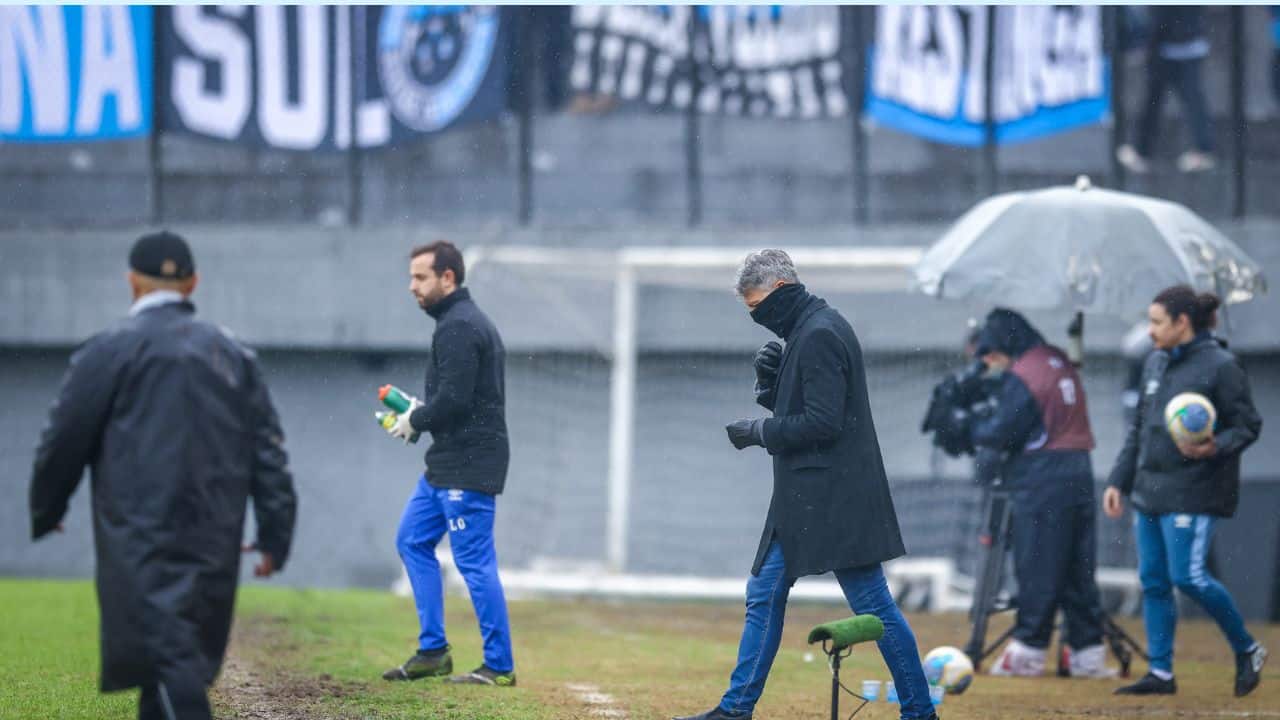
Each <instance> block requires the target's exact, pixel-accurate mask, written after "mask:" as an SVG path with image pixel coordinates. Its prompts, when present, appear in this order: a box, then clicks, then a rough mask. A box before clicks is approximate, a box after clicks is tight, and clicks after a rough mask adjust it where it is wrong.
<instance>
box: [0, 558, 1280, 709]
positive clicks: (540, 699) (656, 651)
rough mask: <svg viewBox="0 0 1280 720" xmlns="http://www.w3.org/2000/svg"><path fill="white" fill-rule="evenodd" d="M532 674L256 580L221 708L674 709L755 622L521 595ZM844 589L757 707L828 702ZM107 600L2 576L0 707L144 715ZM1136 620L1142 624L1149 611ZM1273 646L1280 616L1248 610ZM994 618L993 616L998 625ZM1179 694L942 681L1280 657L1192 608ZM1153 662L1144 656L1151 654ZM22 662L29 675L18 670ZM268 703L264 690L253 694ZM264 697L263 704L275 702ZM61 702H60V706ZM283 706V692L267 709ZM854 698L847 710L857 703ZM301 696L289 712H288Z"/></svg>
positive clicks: (521, 626)
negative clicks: (823, 631) (1164, 678)
mask: <svg viewBox="0 0 1280 720" xmlns="http://www.w3.org/2000/svg"><path fill="white" fill-rule="evenodd" d="M447 608H448V613H447V620H448V629H449V636H450V641H451V642H452V643H453V646H454V660H455V669H456V670H460V671H461V670H467V669H470V668H472V667H474V666H475V665H478V664H479V663H480V658H481V652H480V639H479V633H478V632H477V630H476V625H475V618H474V616H473V615H472V613H471V608H470V603H469V602H468V601H467V599H466V598H464V597H456V596H450V597H449V598H448V600H447ZM510 612H511V619H512V630H513V636H514V641H515V653H516V671H517V674H518V676H519V687H517V688H512V689H505V688H504V689H499V688H489V687H459V686H450V685H445V684H443V683H441V682H440V681H438V680H421V681H418V682H414V683H387V682H383V681H382V680H380V679H379V675H380V674H381V672H382V671H383V670H384V669H386V668H388V667H391V666H394V665H397V664H399V663H400V662H401V661H403V660H404V658H405V657H407V655H408V653H410V652H412V651H413V649H414V648H415V645H416V642H415V639H416V634H417V617H416V615H415V613H414V610H413V604H412V602H411V601H410V600H407V599H404V598H396V597H393V596H391V595H389V594H387V593H380V592H368V591H299V590H284V589H275V588H269V587H263V586H261V585H256V586H252V587H246V588H245V589H244V590H243V591H242V593H241V596H240V606H239V608H238V612H237V621H236V622H237V627H236V637H235V640H234V643H233V655H234V657H235V662H234V663H232V664H230V665H229V668H231V669H229V670H228V671H227V672H226V673H224V676H223V678H222V679H221V680H220V684H219V687H218V688H217V689H216V690H215V692H214V701H215V708H216V711H217V717H219V718H250V717H253V718H258V717H262V718H275V717H279V718H289V719H290V720H292V718H301V717H315V718H378V719H380V720H392V719H396V718H427V717H429V718H447V719H449V720H526V719H527V720H563V719H565V718H592V717H594V716H593V715H592V714H591V710H592V707H591V706H590V705H589V704H587V703H586V702H585V701H584V700H583V699H582V698H581V697H579V694H578V693H577V692H575V691H574V690H572V689H571V688H570V686H571V685H573V684H583V683H588V684H592V685H595V686H598V688H599V691H600V692H602V693H608V694H609V695H611V696H612V697H613V698H614V704H615V705H614V706H615V707H616V708H620V709H623V710H626V711H627V712H628V714H629V717H630V718H633V719H635V720H642V719H647V718H668V717H671V715H672V714H676V713H679V714H687V713H692V712H698V711H701V710H705V709H706V708H708V707H710V706H711V705H712V704H714V703H715V702H716V701H717V700H718V699H719V696H720V694H721V693H722V692H723V691H724V684H725V682H726V680H727V678H728V674H729V672H730V670H731V669H732V665H733V662H734V658H735V655H736V649H737V639H738V635H739V633H740V632H741V627H742V625H741V624H742V613H743V611H742V608H741V606H739V605H728V604H712V603H707V604H688V603H685V604H675V603H672V604H661V603H608V602H597V601H592V602H584V601H547V600H521V601H515V602H512V603H511V606H510ZM842 614H843V612H842V610H841V609H840V608H837V607H831V606H826V607H821V606H812V605H807V606H806V605H796V606H793V607H792V608H790V610H789V612H788V616H787V627H786V630H785V633H784V637H783V644H782V649H781V650H780V652H779V654H778V659H777V661H776V663H775V665H774V670H773V673H772V674H771V676H770V678H769V683H768V687H767V689H766V692H765V696H764V699H763V700H762V702H761V703H760V706H759V707H758V708H757V715H756V717H757V718H760V719H762V720H769V719H779V720H780V719H783V718H785V719H787V720H792V719H798V720H806V719H807V720H819V719H820V718H826V717H828V713H829V704H828V703H829V700H828V693H829V690H830V675H829V673H828V672H827V670H826V668H825V667H824V663H823V662H822V658H821V655H820V654H819V656H818V657H817V658H816V659H814V658H806V653H809V652H810V651H811V648H810V647H809V646H807V645H805V643H804V636H805V634H806V633H807V631H808V629H809V627H811V626H812V625H813V624H816V623H817V622H820V621H823V620H829V619H833V618H836V617H840V616H841V615H842ZM96 624H97V617H96V608H95V605H94V602H93V594H92V589H91V586H89V585H88V584H85V583H53V582H30V581H0V679H2V681H0V718H36V717H50V716H53V717H60V718H107V719H112V718H121V719H123V718H131V717H133V713H134V702H135V697H136V695H135V694H134V693H124V694H118V695H113V696H107V697H102V696H99V695H98V694H97V692H96V674H97V632H96ZM912 624H913V626H914V627H915V629H916V632H917V635H918V636H919V640H920V645H921V647H922V648H930V647H934V646H936V645H941V644H952V645H958V644H961V643H962V642H963V640H964V639H965V636H966V634H967V625H966V623H965V619H964V618H963V617H962V616H958V615H932V616H914V617H912ZM1125 624H1126V626H1127V628H1128V629H1129V630H1130V631H1133V632H1135V633H1137V634H1138V635H1139V637H1140V636H1141V632H1140V631H1141V628H1140V626H1139V625H1138V624H1137V623H1135V622H1133V621H1130V620H1126V621H1125ZM1251 628H1252V629H1254V630H1255V632H1259V633H1261V635H1260V637H1261V638H1262V639H1263V641H1264V642H1265V643H1267V644H1268V645H1269V646H1270V647H1271V648H1273V649H1280V628H1278V627H1277V626H1275V625H1272V626H1266V625H1261V626H1259V625H1257V624H1251ZM1000 629H1001V628H1000V627H999V626H997V627H995V628H994V629H993V632H999V630H1000ZM1177 652H1178V666H1177V670H1178V683H1179V690H1180V692H1179V695H1177V696H1175V697H1173V698H1159V699H1155V700H1152V699H1133V698H1116V697H1113V696H1112V695H1111V690H1112V689H1113V688H1114V687H1116V686H1117V685H1118V684H1119V683H1120V681H1079V680H1078V681H1067V680H1060V679H1057V678H1052V677H1045V678H1044V679H1043V680H1037V681H1027V680H1013V679H998V678H990V677H985V676H984V677H979V678H978V679H977V680H976V681H975V683H974V687H973V689H971V690H970V691H969V692H968V693H966V694H965V695H963V696H959V697H952V698H947V700H946V702H945V703H944V704H943V706H942V708H941V714H942V715H943V716H944V717H946V718H947V720H976V719H978V718H983V719H986V718H1003V717H1008V718H1031V717H1054V718H1095V719H1096V718H1121V717H1132V716H1134V715H1137V714H1141V715H1144V716H1155V717H1174V716H1176V717H1186V718H1198V717H1224V716H1231V717H1264V718H1265V717H1274V718H1280V672H1277V668H1280V662H1273V664H1271V665H1269V666H1268V668H1267V670H1266V678H1265V680H1264V682H1263V685H1262V687H1261V688H1259V690H1258V691H1257V692H1255V693H1254V694H1253V695H1252V696H1250V697H1249V698H1245V699H1243V700H1237V699H1235V698H1233V697H1232V696H1231V681H1232V673H1233V667H1232V666H1231V665H1230V660H1231V657H1230V651H1229V649H1228V648H1227V646H1226V644H1225V642H1224V641H1223V640H1222V638H1221V636H1220V635H1219V633H1218V631H1217V629H1216V628H1214V627H1213V626H1212V625H1209V624H1207V623H1205V622H1203V621H1186V622H1184V623H1183V624H1182V625H1181V626H1180V627H1179V635H1178V650H1177ZM1144 669H1145V665H1143V664H1141V663H1139V664H1138V666H1137V667H1136V668H1135V670H1137V671H1138V672H1141V671H1143V670H1144ZM843 677H844V678H845V680H846V682H847V684H850V685H855V684H856V683H858V682H859V681H861V680H863V679H879V680H887V679H889V676H888V672H887V671H886V670H885V668H884V665H883V663H882V662H881V660H880V658H879V655H878V654H877V653H876V651H875V649H874V647H867V648H866V649H861V648H860V649H859V651H858V652H856V653H855V654H854V656H853V657H852V658H851V659H850V660H849V661H847V662H846V664H845V670H844V672H843ZM11 678H14V679H16V681H13V680H11ZM255 703H257V704H255ZM262 703H265V704H266V706H267V708H268V710H267V711H266V713H265V714H264V711H263V705H262ZM55 708H56V710H55ZM270 708H276V709H281V708H283V709H284V710H283V711H281V712H282V714H276V715H273V714H269V713H270V712H271V711H270ZM843 710H844V714H845V715H846V716H847V714H848V712H849V711H850V710H852V706H851V705H848V704H847V703H846V704H845V705H844V706H843ZM895 710H896V706H890V705H887V704H885V703H878V704H875V705H872V706H869V707H868V708H867V709H866V710H864V711H863V712H862V713H861V714H859V716H858V717H859V718H860V720H891V719H892V718H896V712H895ZM290 713H292V714H290Z"/></svg>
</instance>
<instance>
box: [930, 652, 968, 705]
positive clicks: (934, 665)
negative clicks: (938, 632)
mask: <svg viewBox="0 0 1280 720" xmlns="http://www.w3.org/2000/svg"><path fill="white" fill-rule="evenodd" d="M924 676H925V678H926V679H928V681H929V684H930V685H936V686H938V687H940V688H943V689H945V690H946V691H947V693H948V694H950V695H959V694H960V693H962V692H964V691H965V690H967V689H968V687H969V683H971V682H973V661H971V660H970V659H969V656H968V655H965V654H964V653H963V652H962V651H961V650H960V649H959V648H954V647H951V646H949V645H944V646H942V647H940V648H934V649H933V650H930V651H929V654H928V655H925V656H924Z"/></svg>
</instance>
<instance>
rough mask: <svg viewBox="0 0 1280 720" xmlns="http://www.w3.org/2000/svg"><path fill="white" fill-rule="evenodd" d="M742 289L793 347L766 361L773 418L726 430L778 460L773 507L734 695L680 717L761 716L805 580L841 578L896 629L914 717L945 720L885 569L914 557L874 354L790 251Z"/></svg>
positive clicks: (866, 610) (767, 402)
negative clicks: (867, 354)
mask: <svg viewBox="0 0 1280 720" xmlns="http://www.w3.org/2000/svg"><path fill="white" fill-rule="evenodd" d="M737 294H738V297H740V298H741V299H742V302H743V304H745V305H746V306H747V309H748V310H749V311H750V312H751V319H752V320H754V321H755V322H756V323H758V324H760V325H762V326H764V327H765V328H768V329H769V331H770V332H772V333H773V334H775V335H777V336H778V337H779V338H780V339H781V340H783V341H784V342H785V343H786V347H785V348H784V347H783V346H782V345H781V344H779V343H778V342H776V341H771V342H769V343H767V344H766V345H765V346H764V347H762V348H761V349H760V351H759V352H758V353H757V354H756V358H755V370H756V385H755V397H756V402H757V403H759V404H760V405H761V406H763V407H765V408H766V409H768V410H771V411H772V412H773V416H772V417H769V418H747V419H742V420H738V421H735V422H732V423H730V424H729V425H728V426H727V427H726V428H725V430H726V431H727V433H728V435H729V441H730V442H731V443H733V446H734V447H735V448H737V449H738V450H743V449H746V448H748V447H752V446H760V447H763V448H764V449H765V450H767V451H768V453H769V455H771V456H772V457H773V478H774V482H773V488H774V489H773V500H772V501H771V502H770V504H769V515H768V518H767V520H766V521H765V527H764V532H763V533H762V534H761V537H760V546H759V549H758V550H757V552H756V559H755V565H754V567H753V568H752V570H751V578H750V579H748V580H747V616H746V622H745V624H744V627H743V628H742V639H741V641H740V643H739V644H738V662H737V665H736V667H735V668H734V670H733V674H732V675H731V676H730V678H729V689H728V691H727V692H725V694H724V696H723V697H722V698H721V699H720V702H719V703H718V704H717V705H716V706H715V707H713V708H712V709H710V710H708V711H706V712H704V713H701V714H699V715H694V716H692V717H688V718H682V719H680V720H743V719H746V718H750V717H751V716H752V713H753V712H754V710H755V706H756V702H757V701H758V700H759V699H760V696H761V694H763V693H764V684H765V681H766V680H767V679H768V677H769V669H770V668H771V667H772V666H773V659H774V657H775V655H776V654H777V652H778V644H779V643H780V641H781V640H782V621H783V618H784V616H785V614H786V609H787V598H788V597H789V595H790V592H791V586H792V584H793V583H795V581H796V579H797V578H799V577H802V576H805V575H820V574H822V573H825V572H828V571H834V573H835V576H836V581H837V582H839V583H840V588H841V590H843V591H844V595H845V598H846V599H847V600H848V601H849V607H850V608H851V609H852V610H853V611H854V612H855V613H858V614H859V615H873V616H875V617H877V618H879V619H880V621H881V622H882V623H883V624H884V637H882V638H881V639H880V640H879V641H878V643H877V645H878V646H879V649H880V655H881V657H883V658H884V661H885V664H886V665H887V666H888V667H889V673H890V674H891V675H892V676H893V680H894V683H895V685H896V686H897V691H898V696H899V698H901V701H902V718H904V719H910V720H915V719H917V718H918V719H932V720H937V715H936V714H935V713H934V711H933V704H932V702H931V701H930V698H929V683H928V680H927V679H926V678H925V674H924V668H923V666H922V665H921V663H920V653H919V650H918V649H917V648H916V638H915V635H914V633H912V631H911V626H910V625H908V624H907V621H906V619H905V618H903V616H902V613H901V611H899V610H898V606H897V605H895V604H894V602H893V596H892V595H891V594H890V593H889V587H888V585H887V584H886V582H885V577H884V571H883V570H882V569H881V567H880V563H882V562H884V561H886V560H892V559H893V558H895V557H898V556H900V555H903V554H905V553H906V550H905V549H904V548H903V545H902V535H901V533H900V532H899V531H898V516H897V514H896V512H895V511H894V509H893V498H892V497H891V496H890V494H889V482H888V479H887V478H886V477H885V471H884V462H883V460H882V459H881V456H880V444H879V441H878V440H877V439H876V428H875V423H874V422H872V419H871V404H870V400H869V398H868V397H867V378H866V371H865V369H864V368H863V365H862V349H861V347H860V346H859V345H858V338H857V336H855V335H854V333H853V328H852V327H850V326H849V323H848V321H846V320H845V319H844V317H842V316H841V315H840V313H839V312H837V311H836V309H835V308H833V307H831V306H829V305H827V303H826V301H825V300H823V299H822V298H819V297H816V296H814V295H811V294H810V293H809V291H808V290H806V289H805V287H804V285H801V284H800V282H799V280H798V278H797V277H796V268H795V265H794V264H792V262H791V258H790V257H789V256H788V255H787V254H786V253H785V252H783V251H781V250H761V251H759V252H754V253H751V254H750V255H748V256H747V258H746V260H744V261H743V263H742V266H741V268H739V270H738V277H737Z"/></svg>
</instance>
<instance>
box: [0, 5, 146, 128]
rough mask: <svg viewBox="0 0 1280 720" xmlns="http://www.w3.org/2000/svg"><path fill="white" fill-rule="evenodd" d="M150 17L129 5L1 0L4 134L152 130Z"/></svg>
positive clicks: (0, 70) (0, 77)
mask: <svg viewBox="0 0 1280 720" xmlns="http://www.w3.org/2000/svg"><path fill="white" fill-rule="evenodd" d="M151 17H152V10H151V8H149V7H135V6H124V5H85V6H77V5H64V6H54V5H41V6H15V5H10V6H0V139H3V140H5V141H7V142H50V141H64V142H65V141H81V140H105V139H115V138H126V137H134V136H138V135H145V134H146V133H148V132H150V130H151V92H152V84H151V37H152V36H151Z"/></svg>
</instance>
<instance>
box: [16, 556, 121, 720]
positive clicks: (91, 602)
mask: <svg viewBox="0 0 1280 720" xmlns="http://www.w3.org/2000/svg"><path fill="white" fill-rule="evenodd" d="M98 667H99V660H98V603H97V599H96V597H95V595H94V593H93V586H92V585H90V584H88V583H84V582H54V581H40V582H30V581H11V580H0V718H3V720H10V719H11V718H12V719H13V720H18V719H19V718H21V719H22V720H28V719H29V718H47V717H58V718H68V719H72V718H76V719H78V718H86V720H87V719H90V718H126V717H133V716H135V715H136V712H137V711H136V709H135V708H136V706H137V698H138V693H137V692H136V691H134V692H125V693H115V694H112V695H100V694H99V693H98Z"/></svg>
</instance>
